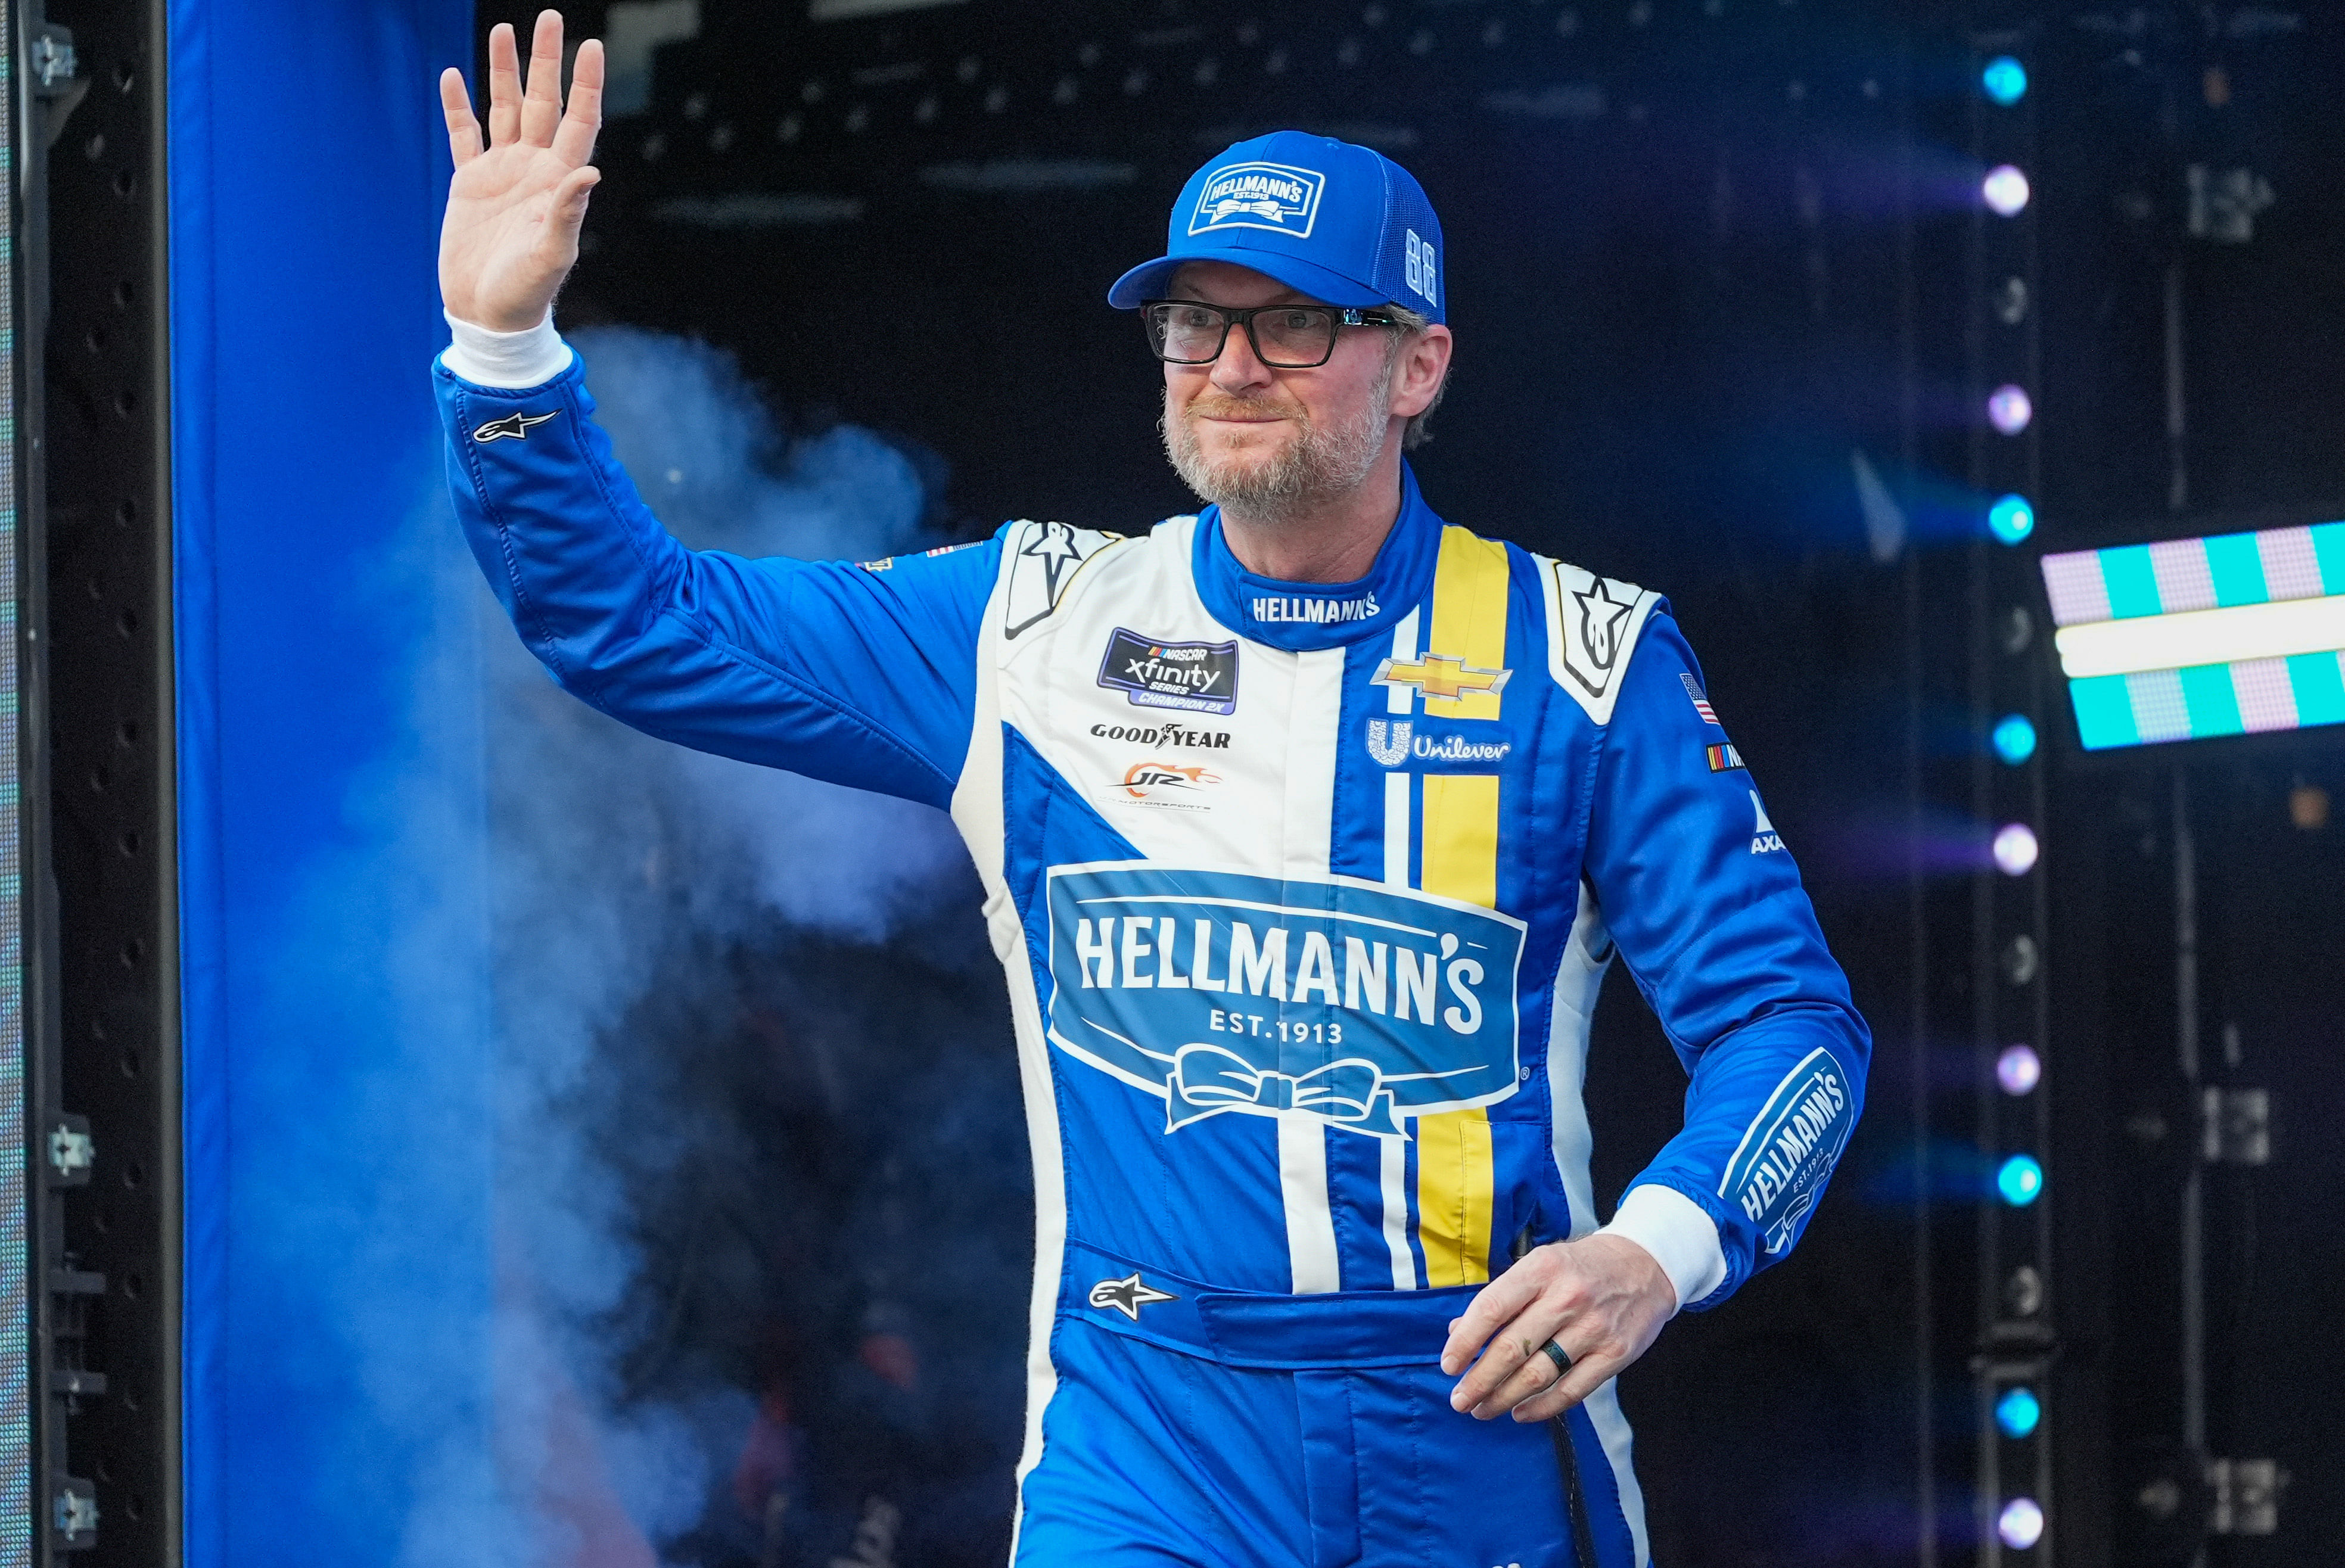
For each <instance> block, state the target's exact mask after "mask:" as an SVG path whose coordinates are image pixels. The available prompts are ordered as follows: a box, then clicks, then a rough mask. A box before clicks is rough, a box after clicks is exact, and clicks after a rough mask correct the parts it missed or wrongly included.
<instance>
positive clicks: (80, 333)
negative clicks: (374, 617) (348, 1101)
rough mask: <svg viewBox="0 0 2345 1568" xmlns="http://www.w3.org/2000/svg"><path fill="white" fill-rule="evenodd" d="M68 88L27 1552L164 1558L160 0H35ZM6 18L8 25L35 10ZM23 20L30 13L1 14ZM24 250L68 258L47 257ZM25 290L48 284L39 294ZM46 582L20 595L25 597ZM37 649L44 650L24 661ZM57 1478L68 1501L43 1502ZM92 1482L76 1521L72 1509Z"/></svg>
mask: <svg viewBox="0 0 2345 1568" xmlns="http://www.w3.org/2000/svg"><path fill="white" fill-rule="evenodd" d="M51 4H52V5H54V7H55V10H56V15H55V16H54V17H53V18H52V20H53V21H55V22H56V23H58V24H62V25H64V26H66V27H68V28H70V29H71V30H72V42H73V45H74V48H75V51H76V56H77V58H78V66H79V76H80V77H81V79H82V81H83V82H84V83H86V86H83V87H80V88H79V89H78V90H77V91H76V93H75V94H73V95H71V96H64V97H59V98H56V99H55V100H53V103H52V106H51V108H50V110H49V114H48V119H49V122H50V125H49V130H48V136H47V139H48V140H49V143H50V145H49V147H48V150H47V154H46V159H44V158H43V157H42V156H41V151H40V148H39V147H28V148H27V149H26V157H25V164H26V166H27V178H28V180H30V181H33V182H36V190H38V185H37V182H39V181H42V180H44V179H45V180H46V189H45V190H38V194H40V195H41V196H43V197H45V198H46V199H45V203H42V204H37V205H35V206H33V207H30V208H29V209H28V212H27V217H28V220H29V222H30V224H31V225H32V226H33V227H34V228H36V230H37V229H39V228H40V227H41V226H42V225H43V224H44V223H45V224H46V237H45V238H46V251H45V252H28V254H27V256H26V269H27V273H28V275H30V276H31V277H32V278H33V282H32V284H31V288H33V289H35V290H37V289H39V288H42V287H43V286H44V285H46V288H47V298H46V301H45V302H40V303H36V309H32V310H29V311H28V312H27V314H26V318H25V326H26V329H27V336H26V339H25V351H26V355H27V357H28V358H30V357H32V356H34V355H36V354H37V355H38V359H37V360H36V363H37V364H38V365H39V367H40V373H41V374H42V375H43V376H44V377H45V379H46V384H45V385H44V386H40V387H37V388H28V389H27V397H26V400H25V405H24V406H25V410H26V412H27V415H28V417H31V418H36V419H43V420H45V421H46V430H45V432H44V434H43V436H42V437H41V438H40V440H41V444H40V446H39V448H38V450H37V457H38V461H37V462H36V464H35V465H34V469H35V472H36V474H38V475H40V476H41V482H43V483H45V484H46V497H45V505H43V506H42V507H41V509H40V510H39V511H34V512H32V513H30V514H29V516H28V532H29V535H30V537H31V540H32V541H33V550H34V551H35V552H36V561H37V564H36V566H35V567H34V568H33V575H32V578H31V581H30V583H29V589H30V593H31V595H32V596H33V597H34V600H35V611H36V612H35V613H34V614H33V615H32V616H31V617H30V623H29V625H28V628H27V631H26V633H25V635H26V637H27V648H28V650H31V649H36V648H38V649H42V650H45V652H43V653H42V658H41V660H36V661H31V662H28V664H27V673H28V678H34V679H45V680H46V695H47V698H48V700H47V702H46V707H45V708H44V710H43V711H42V713H40V714H39V715H38V716H37V717H36V715H35V714H34V713H32V712H30V711H28V713H27V714H26V731H27V734H28V736H29V737H30V739H29V741H28V744H30V745H34V746H39V745H40V744H41V743H42V742H44V741H45V742H46V752H47V758H46V763H47V766H46V777H47V780H48V783H49V788H48V790H47V793H46V797H45V805H46V810H45V811H42V812H39V813H37V814H36V817H37V818H38V823H39V825H40V826H41V827H42V828H43V829H44V830H45V831H46V839H47V842H46V846H45V847H46V865H47V867H48V871H49V875H47V876H46V877H33V876H28V883H33V882H37V883H38V884H39V885H41V889H42V896H43V898H44V900H45V903H46V908H45V909H44V911H43V915H44V916H45V917H44V918H43V919H42V920H41V923H40V930H41V932H42V934H43V936H45V937H46V950H45V953H44V959H43V963H42V966H41V973H40V976H39V979H40V984H39V991H40V995H41V999H42V1007H41V1011H40V1012H39V1013H38V1014H37V1015H36V1014H35V1012H34V1009H33V1007H32V1006H31V1005H30V996H31V990H30V988H29V987H28V1006H27V1015H28V1018H33V1017H37V1018H38V1019H39V1021H41V1022H42V1023H43V1024H44V1025H45V1027H44V1029H43V1039H42V1048H41V1049H40V1051H39V1052H38V1053H36V1056H37V1067H36V1087H34V1089H33V1090H32V1093H33V1095H34V1096H35V1098H34V1106H35V1108H36V1111H37V1113H38V1114H39V1116H40V1118H41V1119H40V1120H39V1121H38V1122H37V1123H36V1124H35V1125H36V1127H37V1128H41V1129H43V1132H44V1135H45V1138H44V1142H45V1144H46V1134H47V1133H50V1132H54V1131H57V1130H63V1131H64V1132H65V1133H66V1135H67V1138H69V1139H70V1138H71V1137H72V1136H73V1135H75V1134H77V1133H86V1135H87V1137H88V1138H89V1140H90V1145H89V1147H90V1148H91V1150H92V1152H93V1154H94V1158H93V1160H92V1161H91V1163H90V1164H89V1165H88V1167H87V1168H84V1169H80V1170H66V1169H65V1168H58V1167H56V1166H50V1167H49V1168H46V1171H45V1174H46V1177H47V1180H46V1182H45V1184H44V1188H43V1192H44V1198H43V1201H42V1204H41V1213H40V1223H39V1226H38V1236H39V1241H38V1247H39V1249H40V1257H41V1259H42V1264H41V1267H42V1270H43V1272H44V1275H45V1277H46V1286H47V1288H46V1290H44V1291H42V1292H41V1294H40V1298H39V1301H40V1305H39V1318H38V1324H37V1326H38V1335H37V1341H36V1342H37V1343H38V1345H39V1347H40V1351H39V1361H38V1366H37V1369H36V1375H37V1378H38V1389H39V1393H40V1397H39V1399H38V1401H37V1408H38V1411H39V1418H40V1428H39V1442H40V1445H41V1452H42V1457H43V1459H44V1461H45V1463H46V1471H47V1473H48V1475H49V1477H50V1486H51V1491H50V1493H49V1496H48V1498H47V1499H46V1502H47V1506H46V1507H45V1508H44V1510H43V1515H44V1516H43V1519H42V1529H43V1537H42V1542H41V1547H42V1552H41V1556H40V1559H39V1560H40V1561H43V1562H48V1561H52V1560H53V1559H54V1558H55V1557H56V1555H57V1554H60V1553H76V1555H77V1556H79V1558H80V1560H81V1561H84V1562H87V1563H138V1564H142V1565H145V1564H169V1563H178V1561H180V1557H181V1539H180V1535H181V1531H180V1521H181V1506H180V1452H179V1447H180V1445H179V1400H180V1392H179V1350H178V1342H179V1333H178V1330H179V1299H180V1298H179V1284H180V1236H181V1229H180V1225H181V1218H180V1194H179V1171H180V1158H179V1093H178V994H179V993H178V886H177V875H176V873H177V859H178V835H177V832H176V791H175V788H174V779H173V734H174V727H173V696H172V675H171V669H172V665H171V654H172V643H171V530H170V506H169V495H170V491H169V477H168V476H169V452H170V439H169V438H170V424H169V397H168V391H169V380H168V363H169V359H168V338H167V333H168V315H167V299H168V292H167V286H168V278H167V263H166V254H165V236H166V234H167V227H166V207H165V168H166V165H165V157H164V146H165V143H164V133H165V114H166V100H165V95H164V92H163V86H164V70H165V63H166V58H167V50H166V24H165V14H164V8H163V5H161V4H160V0H51ZM25 25H26V26H32V25H39V24H38V21H37V19H36V20H31V21H27V22H26V23H25ZM22 36H24V35H23V34H20V37H22ZM47 255H56V256H67V257H70V258H71V265H70V266H60V267H57V268H55V269H54V271H53V272H50V273H47V275H46V277H45V276H44V272H45V271H46V261H45V259H44V258H45V257H46V256H47ZM44 306H45V308H43V307H44ZM44 598H45V600H46V602H45V603H43V602H40V601H41V600H42V599H44ZM44 661H45V664H46V668H44ZM69 1499H78V1500H79V1506H80V1508H81V1509H83V1510H84V1511H85V1512H82V1514H81V1522H82V1523H84V1524H85V1525H86V1528H80V1529H75V1530H71V1531H68V1530H66V1529H65V1528H63V1524H64V1522H66V1521H67V1520H68V1518H69V1514H68V1512H67V1507H66V1505H67V1503H68V1501H69ZM92 1503H94V1505H95V1511H96V1512H95V1519H94V1521H93V1520H91V1519H90V1518H89V1516H88V1514H87V1513H86V1508H87V1507H88V1505H90V1504H92Z"/></svg>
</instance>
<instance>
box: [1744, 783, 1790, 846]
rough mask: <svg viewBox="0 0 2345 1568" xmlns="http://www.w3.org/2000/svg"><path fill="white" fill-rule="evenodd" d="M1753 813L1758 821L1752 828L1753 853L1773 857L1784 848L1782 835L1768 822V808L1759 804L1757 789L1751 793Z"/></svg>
mask: <svg viewBox="0 0 2345 1568" xmlns="http://www.w3.org/2000/svg"><path fill="white" fill-rule="evenodd" d="M1751 814H1752V815H1753V816H1754V817H1756V818H1757V819H1758V820H1757V821H1756V822H1755V823H1753V824H1752V825H1751V854H1753V855H1772V854H1774V853H1775V852H1776V851H1777V850H1779V849H1781V848H1782V847H1783V838H1782V835H1781V834H1779V833H1777V832H1776V831H1775V824H1773V823H1771V822H1769V821H1768V820H1767V808H1766V807H1765V806H1763V805H1761V804H1759V792H1758V791H1757V790H1755V789H1754V790H1752V791H1751Z"/></svg>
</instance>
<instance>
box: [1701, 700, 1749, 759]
mask: <svg viewBox="0 0 2345 1568" xmlns="http://www.w3.org/2000/svg"><path fill="white" fill-rule="evenodd" d="M1703 705H1704V704H1703V703H1702V701H1701V699H1700V698H1699V697H1697V698H1695V699H1694V706H1696V707H1701V706H1703ZM1711 723H1713V724H1714V723H1718V721H1717V720H1716V719H1712V720H1711ZM1709 751H1710V771H1711V772H1712V773H1714V774H1722V773H1725V772H1727V771H1729V770H1730V769H1732V768H1739V767H1741V765H1742V754H1741V752H1738V751H1736V750H1735V749H1734V747H1733V746H1732V745H1731V744H1729V745H1723V746H1711V747H1710V748H1709Z"/></svg>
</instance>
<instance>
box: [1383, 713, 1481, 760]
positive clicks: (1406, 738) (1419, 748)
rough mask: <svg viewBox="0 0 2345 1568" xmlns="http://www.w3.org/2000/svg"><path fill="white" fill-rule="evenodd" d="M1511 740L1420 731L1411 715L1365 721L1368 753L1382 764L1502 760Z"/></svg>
mask: <svg viewBox="0 0 2345 1568" xmlns="http://www.w3.org/2000/svg"><path fill="white" fill-rule="evenodd" d="M1514 749H1515V744H1514V743H1513V742H1512V741H1471V740H1467V738H1466V737H1465V736H1464V735H1436V734H1432V733H1418V731H1417V728H1416V721H1415V720H1414V719H1400V720H1386V719H1370V720H1369V721H1368V755H1369V756H1371V757H1374V758H1375V759H1376V762H1377V763H1378V764H1381V765H1382V766H1385V767H1388V768H1396V767H1398V766H1400V765H1401V764H1403V763H1406V762H1410V761H1415V762H1420V763H1436V764H1439V763H1497V762H1504V761H1505V760H1506V757H1507V754H1508V753H1509V752H1511V751H1513V750H1514Z"/></svg>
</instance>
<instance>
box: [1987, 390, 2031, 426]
mask: <svg viewBox="0 0 2345 1568" xmlns="http://www.w3.org/2000/svg"><path fill="white" fill-rule="evenodd" d="M1986 418H1987V422H1988V423H1989V424H1991V425H1993V426H1994V427H1995V429H1996V430H2000V431H2002V432H2003V433H2004V434H2005V435H2006V436H2015V435H2017V434H2018V433H2019V432H2020V431H2022V430H2025V429H2026V428H2027V421H2028V420H2032V419H2034V418H2035V402H2034V401H2033V400H2031V399H2030V398H2029V397H2028V395H2027V389H2026V388H2025V387H2013V386H2002V387H1997V388H1996V389H1995V390H1994V391H1992V392H1990V393H1988V394H1987V400H1986Z"/></svg>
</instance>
